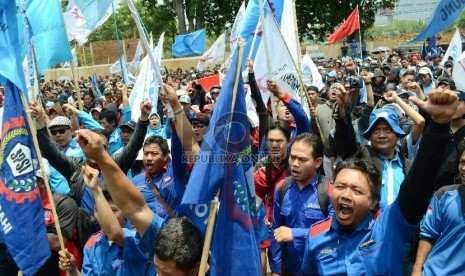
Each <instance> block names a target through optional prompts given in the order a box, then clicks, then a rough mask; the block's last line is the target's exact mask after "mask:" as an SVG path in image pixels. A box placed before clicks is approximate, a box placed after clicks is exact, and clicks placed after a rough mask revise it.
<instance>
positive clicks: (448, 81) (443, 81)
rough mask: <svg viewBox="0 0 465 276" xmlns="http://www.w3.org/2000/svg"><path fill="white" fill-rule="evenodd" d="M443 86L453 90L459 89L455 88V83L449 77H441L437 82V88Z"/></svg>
mask: <svg viewBox="0 0 465 276" xmlns="http://www.w3.org/2000/svg"><path fill="white" fill-rule="evenodd" d="M441 84H447V85H449V86H450V89H451V90H456V89H457V87H456V86H455V81H454V80H453V79H451V78H449V77H444V76H440V77H439V78H438V80H437V87H439V86H441Z"/></svg>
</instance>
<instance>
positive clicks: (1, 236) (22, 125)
mask: <svg viewBox="0 0 465 276" xmlns="http://www.w3.org/2000/svg"><path fill="white" fill-rule="evenodd" d="M19 49H20V47H19V40H18V26H17V18H16V4H15V1H7V0H0V57H1V60H2V62H3V63H2V66H1V67H0V79H3V80H4V81H5V103H4V107H3V120H2V122H1V128H0V129H1V132H0V243H5V244H6V246H7V248H8V251H9V253H10V254H11V256H12V257H13V258H14V260H15V262H16V264H17V265H18V267H19V269H20V270H21V271H22V272H23V274H24V275H34V274H35V273H36V271H37V270H38V269H39V268H40V267H41V266H42V265H43V264H44V263H45V262H46V261H47V259H48V258H49V257H50V246H49V244H48V239H47V231H46V228H45V219H44V212H43V209H42V201H41V198H40V195H39V188H38V187H37V179H36V177H35V173H34V172H35V169H36V168H35V166H34V164H36V163H37V162H36V160H37V155H36V153H35V151H34V146H33V143H32V138H31V137H32V136H31V131H30V128H29V125H28V123H27V120H26V112H25V111H24V108H23V104H22V102H21V98H20V94H21V92H20V89H19V88H18V87H21V88H22V89H25V87H26V85H25V80H24V74H23V71H22V66H21V61H20V58H19Z"/></svg>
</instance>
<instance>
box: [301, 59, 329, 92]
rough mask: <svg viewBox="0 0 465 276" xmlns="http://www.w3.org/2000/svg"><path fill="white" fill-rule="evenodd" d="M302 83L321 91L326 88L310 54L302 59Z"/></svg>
mask: <svg viewBox="0 0 465 276" xmlns="http://www.w3.org/2000/svg"><path fill="white" fill-rule="evenodd" d="M302 82H303V83H304V84H305V85H306V86H312V85H313V86H316V87H318V90H320V91H321V90H322V89H323V88H324V87H325V84H324V83H323V79H322V77H321V74H320V72H318V68H317V67H316V65H315V63H314V62H313V60H312V59H311V58H310V56H309V55H308V54H305V55H304V56H303V57H302Z"/></svg>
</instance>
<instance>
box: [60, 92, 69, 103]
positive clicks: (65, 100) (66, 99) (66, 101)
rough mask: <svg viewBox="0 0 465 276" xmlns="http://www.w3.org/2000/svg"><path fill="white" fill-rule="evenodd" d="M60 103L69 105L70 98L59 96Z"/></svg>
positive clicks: (63, 95)
mask: <svg viewBox="0 0 465 276" xmlns="http://www.w3.org/2000/svg"><path fill="white" fill-rule="evenodd" d="M58 102H59V103H68V96H67V95H65V94H61V95H58Z"/></svg>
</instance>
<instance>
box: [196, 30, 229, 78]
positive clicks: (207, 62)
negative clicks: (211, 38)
mask: <svg viewBox="0 0 465 276" xmlns="http://www.w3.org/2000/svg"><path fill="white" fill-rule="evenodd" d="M225 38H226V35H225V34H224V33H223V34H222V35H220V36H219V37H218V38H217V39H216V41H215V43H213V45H212V46H211V47H210V49H208V50H207V51H206V52H205V53H204V54H203V55H202V56H201V57H200V60H199V63H198V64H197V70H199V71H203V70H205V69H207V67H209V66H212V65H215V64H216V63H218V62H223V60H224V50H225V48H226V44H225V43H226V42H225Z"/></svg>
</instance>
